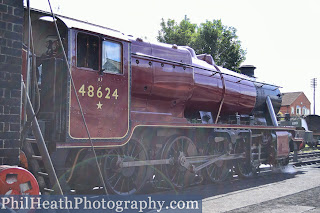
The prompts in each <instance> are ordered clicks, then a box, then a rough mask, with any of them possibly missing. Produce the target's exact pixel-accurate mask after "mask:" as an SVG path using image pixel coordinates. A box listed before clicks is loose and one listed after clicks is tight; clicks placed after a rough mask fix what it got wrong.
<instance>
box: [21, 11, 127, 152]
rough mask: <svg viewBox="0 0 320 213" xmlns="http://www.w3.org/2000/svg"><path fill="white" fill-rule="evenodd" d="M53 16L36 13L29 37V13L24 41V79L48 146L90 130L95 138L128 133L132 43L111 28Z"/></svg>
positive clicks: (77, 138)
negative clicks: (130, 50)
mask: <svg viewBox="0 0 320 213" xmlns="http://www.w3.org/2000/svg"><path fill="white" fill-rule="evenodd" d="M26 16H27V13H26ZM55 19H56V20H55V21H56V22H55V21H54V20H53V18H52V17H50V16H48V15H46V14H44V13H43V12H40V11H39V12H38V11H32V13H31V27H32V35H31V36H30V37H31V38H32V39H31V40H30V41H28V30H29V29H28V27H27V26H28V24H27V20H28V18H27V17H26V18H25V20H26V21H25V22H26V23H25V25H24V26H25V29H24V43H25V44H26V45H27V44H30V45H29V46H30V47H31V48H29V50H27V48H24V51H23V52H24V71H23V76H24V82H25V83H26V84H27V87H28V91H29V96H30V99H31V101H32V104H33V107H34V109H35V112H36V114H37V118H38V121H39V124H40V127H41V131H42V133H43V135H44V139H45V141H46V142H47V144H48V147H49V149H51V150H54V149H55V147H56V146H57V144H61V143H68V142H70V143H72V142H74V141H81V140H84V139H87V138H88V137H89V136H88V134H89V133H88V132H87V130H88V131H89V132H90V136H91V138H94V139H95V140H100V139H104V140H108V139H111V138H112V139H119V138H123V137H125V136H126V135H127V133H128V128H129V89H130V88H129V82H130V81H129V76H130V74H129V42H128V41H127V40H126V39H125V38H124V37H123V36H122V34H120V33H119V32H117V31H114V30H111V29H108V28H103V27H100V26H97V25H89V24H87V23H85V22H79V21H75V20H73V19H70V18H66V17H60V16H56V17H55ZM55 23H56V24H55ZM56 26H57V29H56ZM106 35H108V36H106ZM28 51H29V54H28ZM28 55H30V57H29V61H28V60H27V56H28ZM28 66H29V67H30V69H28ZM27 70H29V71H27ZM27 73H28V74H27ZM27 76H28V77H27ZM86 118H87V119H86ZM118 121H121V122H120V123H119V122H118Z"/></svg>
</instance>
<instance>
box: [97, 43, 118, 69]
mask: <svg viewBox="0 0 320 213" xmlns="http://www.w3.org/2000/svg"><path fill="white" fill-rule="evenodd" d="M121 52H122V45H121V43H117V42H113V41H108V40H105V41H103V42H102V57H101V58H102V70H103V71H104V72H107V73H115V74H121V73H122V54H121Z"/></svg>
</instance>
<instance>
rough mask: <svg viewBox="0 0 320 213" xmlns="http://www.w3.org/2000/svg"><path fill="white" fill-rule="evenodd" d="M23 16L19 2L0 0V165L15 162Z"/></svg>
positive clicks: (18, 139) (16, 161)
mask: <svg viewBox="0 0 320 213" xmlns="http://www.w3.org/2000/svg"><path fill="white" fill-rule="evenodd" d="M23 14H24V10H23V0H0V165H1V164H8V165H17V164H18V162H19V161H18V160H19V159H18V158H19V147H20V131H21V126H20V122H21V104H20V103H21V67H22V51H21V50H22V31H23V30H22V29H23Z"/></svg>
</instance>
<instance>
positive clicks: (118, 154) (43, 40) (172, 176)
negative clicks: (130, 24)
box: [23, 10, 303, 195]
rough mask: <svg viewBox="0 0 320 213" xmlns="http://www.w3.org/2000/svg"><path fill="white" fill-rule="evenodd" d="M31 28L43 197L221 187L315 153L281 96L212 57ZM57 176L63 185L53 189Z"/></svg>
mask: <svg viewBox="0 0 320 213" xmlns="http://www.w3.org/2000/svg"><path fill="white" fill-rule="evenodd" d="M28 20H30V23H28ZM25 26H31V27H32V31H31V33H30V36H31V41H33V42H28V37H27V35H28V32H29V30H30V29H29V28H28V27H25V36H26V37H25V44H29V46H28V45H27V46H26V47H25V48H24V55H25V56H27V55H28V56H29V57H25V58H24V62H25V65H26V66H25V69H24V73H23V75H24V80H25V81H26V83H27V88H29V89H26V91H28V94H27V95H25V96H26V97H28V98H29V99H30V104H32V107H31V108H33V109H34V110H35V112H36V113H35V115H34V116H32V115H29V116H26V117H25V119H29V121H30V119H31V120H32V121H33V122H34V123H35V122H36V123H38V124H39V125H38V126H39V131H37V129H36V127H35V126H36V125H34V124H33V125H32V126H33V129H32V130H33V131H32V132H30V131H25V135H24V137H23V138H24V140H23V147H24V148H23V151H24V152H25V154H26V156H27V158H28V162H29V165H30V166H29V170H30V171H31V172H32V173H33V175H34V176H35V177H36V178H37V180H38V183H39V185H40V189H41V190H42V191H44V190H45V189H46V190H48V189H49V190H48V191H50V189H52V188H53V192H54V190H55V189H54V186H56V185H57V184H58V185H59V184H60V185H61V186H62V190H63V191H64V192H66V193H67V192H70V190H73V191H75V192H76V193H84V192H88V191H90V190H92V189H93V188H94V187H97V186H98V187H101V186H102V185H104V184H105V186H106V187H107V189H108V190H107V191H108V192H112V193H116V194H120V195H128V194H133V193H137V192H138V191H140V190H142V189H143V188H144V186H145V185H146V184H151V185H152V186H154V187H155V188H157V187H160V188H163V187H167V188H174V189H180V188H182V187H187V186H190V185H193V184H198V183H200V182H202V181H204V180H209V181H213V182H221V181H224V180H225V179H226V178H228V177H229V176H230V174H232V173H237V174H238V175H239V176H241V177H248V176H251V175H253V174H254V173H256V172H258V170H259V166H260V165H261V164H272V165H275V166H277V165H286V164H287V163H288V156H289V152H290V149H289V146H290V144H293V143H294V144H296V145H297V146H300V145H301V144H303V130H296V129H295V128H294V127H290V126H285V127H279V126H278V124H277V120H276V116H275V115H276V113H277V112H278V111H279V108H280V105H281V93H280V91H279V88H278V87H277V86H274V85H272V84H268V83H264V82H258V81H257V80H256V79H255V78H254V77H250V76H246V75H243V74H239V73H236V72H233V71H230V70H227V69H225V68H222V67H219V66H217V65H216V64H215V62H214V61H213V59H212V56H210V55H207V54H203V55H196V53H195V52H194V50H193V49H192V48H190V47H184V46H177V45H174V44H173V45H169V44H161V43H150V42H148V41H144V40H143V39H141V38H135V37H132V36H125V35H123V34H122V33H120V32H118V31H115V30H112V29H109V28H105V27H101V26H98V25H94V24H89V23H87V22H82V21H79V20H75V19H71V18H67V17H64V16H55V17H50V14H47V13H45V12H43V11H37V10H33V11H32V12H31V15H30V18H28V17H27V14H26V18H25ZM27 64H28V65H29V66H27ZM27 67H30V69H27ZM28 79H29V80H28ZM24 105H27V104H26V103H25V104H24ZM29 111H30V110H29ZM35 116H36V117H35ZM27 130H30V128H27ZM35 132H37V134H40V135H43V138H44V141H45V145H46V148H47V149H48V151H49V152H48V157H49V159H50V160H49V161H52V165H50V163H49V164H48V162H47V161H48V160H46V161H44V160H43V159H44V158H43V156H42V155H45V154H43V153H42V152H41V150H42V148H39V143H41V137H35V138H34V136H35V134H36V133H35ZM37 134H36V135H37ZM39 141H40V142H39ZM37 155H38V156H39V155H40V156H42V158H39V157H35V156H37ZM48 169H49V170H50V171H51V173H50V174H49V175H48V176H49V177H50V176H55V174H56V175H57V177H58V178H59V181H55V179H54V177H53V178H51V179H50V178H49V180H46V179H45V178H43V176H44V175H43V174H45V173H46V170H48ZM52 174H53V175H52ZM100 176H102V177H103V178H102V180H101V178H99V177H100ZM103 183H104V184H103Z"/></svg>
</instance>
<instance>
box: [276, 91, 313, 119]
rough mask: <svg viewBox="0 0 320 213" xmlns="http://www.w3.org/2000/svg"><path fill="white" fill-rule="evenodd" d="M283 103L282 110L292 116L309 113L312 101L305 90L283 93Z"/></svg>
mask: <svg viewBox="0 0 320 213" xmlns="http://www.w3.org/2000/svg"><path fill="white" fill-rule="evenodd" d="M282 95H283V96H282V104H281V108H280V112H281V113H282V114H283V115H284V114H285V113H289V114H290V115H291V116H300V115H309V114H310V105H311V103H310V101H309V100H308V98H307V96H306V95H305V94H304V93H303V92H288V93H283V94H282Z"/></svg>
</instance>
